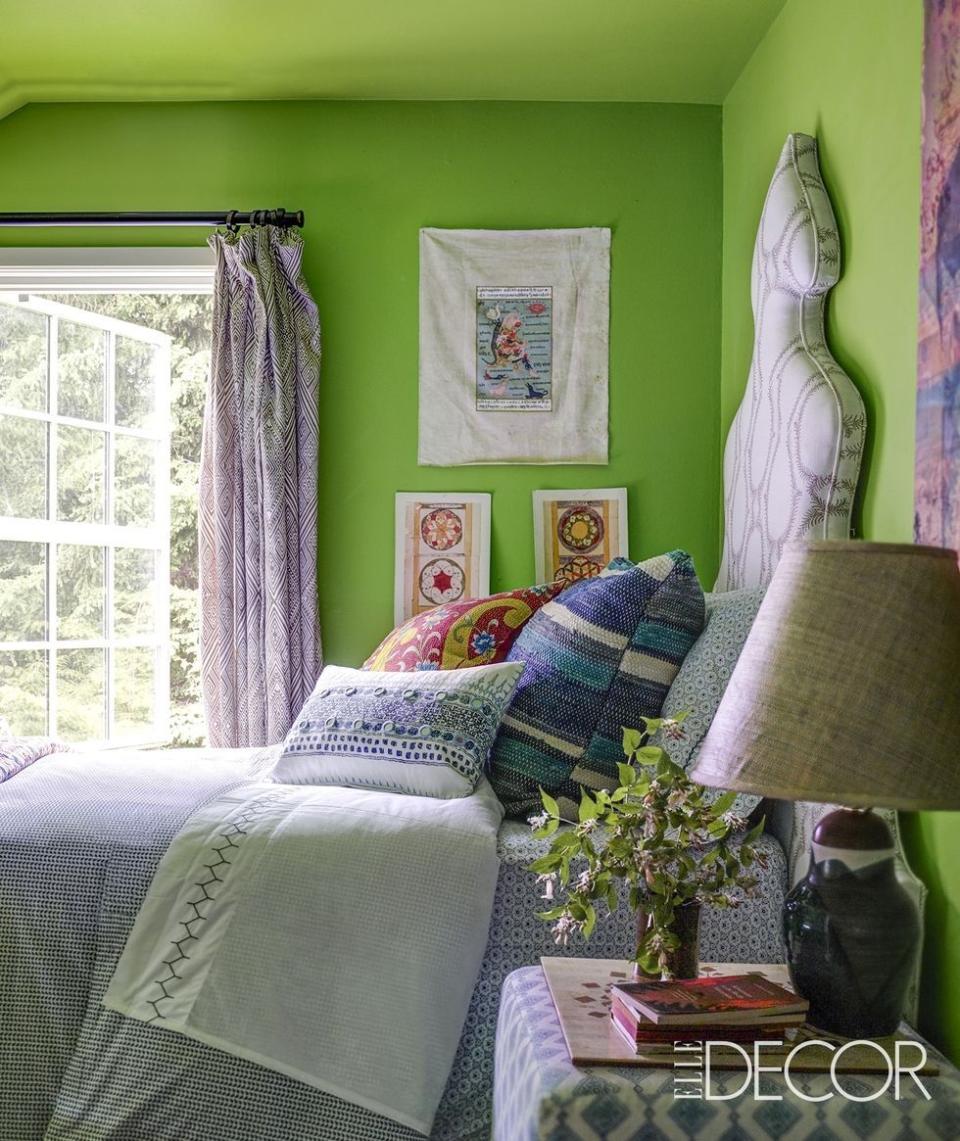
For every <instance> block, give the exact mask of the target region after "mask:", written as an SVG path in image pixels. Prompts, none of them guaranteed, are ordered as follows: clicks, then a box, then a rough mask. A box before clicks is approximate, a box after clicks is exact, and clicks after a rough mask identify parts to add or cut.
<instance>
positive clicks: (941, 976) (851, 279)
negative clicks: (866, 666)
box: [721, 0, 960, 1060]
mask: <svg viewBox="0 0 960 1141" xmlns="http://www.w3.org/2000/svg"><path fill="white" fill-rule="evenodd" d="M922 21H923V12H922V5H921V2H920V0H869V3H867V2H865V0H788V3H787V5H786V7H785V8H784V9H783V11H782V12H781V13H780V15H779V17H778V18H777V19H776V21H775V22H774V23H773V25H772V27H771V28H770V31H769V32H768V33H767V35H766V37H765V39H764V40H763V41H762V42H761V44H760V45H759V47H758V48H757V50H756V52H755V53H754V55H753V57H752V58H751V60H750V62H749V63H748V64H747V66H746V68H745V69H744V71H743V72H742V73H741V75H740V78H739V79H738V80H737V82H736V84H735V85H734V87H733V89H732V90H731V92H730V94H729V96H728V97H727V100H726V102H725V103H724V106H723V189H724V215H723V348H722V357H723V361H722V396H721V404H722V424H723V430H724V432H725V430H726V426H727V425H728V424H729V421H730V419H731V418H732V416H733V414H734V412H735V410H736V406H737V402H738V400H739V397H740V394H741V392H742V390H743V385H744V382H745V378H746V375H747V371H748V369H749V365H750V354H751V347H752V335H753V324H752V318H751V313H750V292H749V282H750V260H751V255H752V250H753V238H754V234H755V232H756V225H757V219H758V218H759V215H760V211H761V208H762V206H763V198H764V194H765V192H766V188H767V183H768V181H769V177H770V172H771V171H772V170H773V167H774V164H775V163H776V160H777V156H778V154H779V152H780V148H781V146H782V145H783V141H784V139H785V138H786V136H787V134H788V133H789V132H791V131H804V132H806V133H808V134H811V135H816V136H817V138H818V140H819V143H820V157H821V164H822V168H823V175H824V179H825V181H826V184H827V188H828V190H829V192H830V196H831V198H832V200H833V204H834V208H835V210H836V213H837V218H838V221H839V224H840V235H841V240H842V253H843V276H842V278H841V280H840V283H839V284H838V285H837V287H836V288H835V289H834V291H833V292H832V294H831V296H830V303H829V311H828V321H827V326H828V337H829V340H830V344H831V346H832V349H833V352H834V355H835V356H836V357H837V359H838V360H839V362H840V363H841V365H843V367H844V368H845V369H846V370H847V371H848V372H849V373H850V375H851V376H852V377H853V378H854V380H855V381H856V382H857V384H858V386H859V388H860V391H861V392H862V393H863V395H864V398H865V401H866V404H867V412H868V418H869V423H870V438H869V444H868V450H867V456H866V465H865V471H864V477H863V486H864V494H863V497H862V504H861V511H860V520H859V527H858V532H859V533H860V534H862V535H864V536H865V537H866V538H871V539H880V540H899V541H910V540H911V538H912V520H913V456H914V395H915V386H916V351H917V274H918V265H919V219H920V92H921V87H920V85H921V61H922V27H923V23H922ZM920 746H921V747H922V742H920ZM905 779H906V778H905ZM903 822H904V830H905V832H906V835H907V844H908V851H909V854H910V858H911V859H912V861H913V863H914V866H915V868H916V870H917V871H918V872H919V873H920V874H921V875H922V876H923V878H924V879H925V881H926V882H927V884H928V885H929V887H930V890H931V896H930V903H929V910H928V920H927V933H926V954H925V960H924V990H923V1002H922V1011H921V1025H922V1027H923V1029H924V1030H925V1031H926V1032H927V1033H928V1034H929V1035H930V1037H931V1038H932V1039H933V1040H934V1041H935V1042H936V1043H937V1044H938V1045H940V1046H941V1047H943V1048H945V1049H948V1050H950V1051H951V1052H952V1054H953V1056H954V1057H955V1058H957V1059H958V1060H960V971H958V970H957V966H958V964H960V828H958V826H957V822H956V818H955V817H952V816H947V815H940V814H926V815H920V816H917V815H909V816H908V815H905V816H904V817H903Z"/></svg>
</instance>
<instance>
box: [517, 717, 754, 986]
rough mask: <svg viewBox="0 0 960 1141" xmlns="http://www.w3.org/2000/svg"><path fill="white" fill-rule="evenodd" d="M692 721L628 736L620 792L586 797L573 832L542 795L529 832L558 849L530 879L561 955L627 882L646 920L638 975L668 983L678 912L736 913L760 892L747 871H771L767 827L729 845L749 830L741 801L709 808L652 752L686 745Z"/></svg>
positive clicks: (695, 787) (663, 755)
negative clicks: (743, 895) (764, 842)
mask: <svg viewBox="0 0 960 1141" xmlns="http://www.w3.org/2000/svg"><path fill="white" fill-rule="evenodd" d="M686 716H687V715H686V714H681V715H680V716H679V717H676V718H673V719H663V718H644V719H643V728H642V729H624V730H623V751H624V755H625V757H626V761H625V763H621V764H618V765H617V770H618V774H619V779H620V783H619V785H618V787H617V788H615V789H612V790H609V791H607V790H600V791H598V792H596V793H595V794H593V795H591V794H590V793H589V792H587V791H586V790H584V792H583V795H582V799H581V801H580V808H579V812H578V820H577V822H576V824H575V826H574V827H573V828H572V829H564V830H563V831H559V828H560V823H561V817H560V810H559V807H558V805H557V802H556V800H555V799H554V798H553V797H552V796H550V794H549V793H546V792H544V791H543V789H541V790H540V796H541V799H542V801H543V811H542V812H540V813H539V814H537V815H536V816H532V817H531V818H530V825H531V827H532V828H533V830H534V835H536V836H537V837H540V838H546V837H548V836H554V839H553V841H552V843H551V845H550V850H549V852H548V853H547V854H546V855H544V856H541V857H540V858H539V859H538V860H535V861H534V862H533V863H532V864H531V865H530V870H531V871H533V872H536V873H537V884H538V886H539V887H540V888H541V889H542V892H541V899H544V900H546V901H547V902H548V903H549V904H552V905H553V906H551V907H550V908H549V909H548V910H546V911H543V912H540V913H539V914H540V918H541V919H544V920H546V921H547V922H549V923H551V924H552V933H553V938H554V941H555V942H556V943H557V945H558V946H561V947H566V946H567V945H568V944H569V942H570V939H571V938H572V937H573V936H574V935H580V936H582V937H583V938H584V939H589V937H590V935H591V934H592V933H593V930H594V928H595V926H596V923H597V907H598V906H602V907H603V908H605V910H606V912H607V913H608V914H613V913H614V912H616V911H617V909H618V907H619V903H620V900H619V893H618V890H617V885H618V883H620V882H625V883H626V884H627V885H628V886H629V892H628V898H629V904H630V907H631V909H633V910H634V911H637V910H638V909H640V908H641V907H642V908H643V910H644V912H645V913H646V915H647V917H648V925H647V929H646V932H645V933H644V935H643V936H642V937H641V938H640V939H639V940H638V945H637V955H636V961H637V965H638V966H639V968H640V969H641V970H642V971H643V972H644V973H645V974H650V975H656V976H659V977H664V978H669V977H670V974H671V956H672V953H673V952H674V951H676V950H677V948H678V947H679V945H680V940H679V938H678V937H677V935H676V933H675V931H674V922H675V918H676V911H677V909H678V908H679V907H682V906H683V905H684V904H688V903H701V904H706V905H708V906H710V907H736V906H737V904H738V902H739V901H738V899H737V897H736V895H735V894H734V892H735V890H736V889H740V890H741V891H745V892H750V891H751V890H752V889H753V888H754V887H755V885H756V882H757V881H756V878H755V877H754V876H752V875H750V874H748V873H747V870H746V869H748V868H750V867H751V866H752V865H754V864H757V865H758V866H764V865H765V857H764V855H763V853H762V852H757V851H755V849H754V847H753V845H754V844H755V843H756V841H757V839H758V837H759V836H760V834H761V832H762V831H763V825H764V822H763V821H762V820H761V821H760V823H759V824H758V825H757V826H756V827H755V828H752V829H750V831H748V832H746V833H745V835H744V836H743V839H742V841H741V843H740V844H739V845H738V846H734V845H733V844H731V842H730V841H731V838H732V837H733V836H734V835H735V834H737V833H741V832H744V831H745V829H746V820H745V819H744V818H743V817H742V816H739V815H738V814H737V813H735V812H734V811H733V803H734V801H735V800H736V793H733V792H727V793H723V794H721V795H720V796H718V797H717V798H716V800H714V801H713V802H712V803H711V802H708V801H707V799H706V789H704V788H703V786H702V785H699V784H696V783H695V782H693V781H691V780H690V779H689V778H688V777H687V774H686V772H685V771H684V770H683V769H682V768H681V767H680V766H679V765H677V764H674V762H673V761H671V760H670V757H669V756H668V754H667V752H666V751H665V750H664V749H663V748H661V747H660V746H657V745H650V744H649V743H648V742H649V740H650V737H651V736H653V734H655V733H660V735H661V737H662V738H663V739H665V740H668V741H669V740H679V739H682V738H683V735H684V730H683V724H682V723H683V720H684V718H685V717H686Z"/></svg>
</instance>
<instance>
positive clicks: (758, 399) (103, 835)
mask: <svg viewBox="0 0 960 1141" xmlns="http://www.w3.org/2000/svg"><path fill="white" fill-rule="evenodd" d="M824 243H826V245H827V247H828V248H826V249H825V250H824V248H823V246H824ZM827 254H829V255H830V256H829V258H827V257H826V255H827ZM784 259H786V260H785V261H784ZM805 259H806V260H805ZM824 266H828V267H832V268H831V269H830V272H827V271H826V270H824V269H823V267H824ZM838 266H839V262H838V260H837V249H836V225H835V221H834V219H833V214H832V210H831V208H830V203H829V199H828V198H827V196H826V191H825V189H824V187H823V183H822V180H821V179H820V175H819V169H818V166H817V155H816V143H815V141H814V140H813V139H810V138H808V137H807V136H801V135H796V136H790V137H789V138H788V140H787V144H786V146H785V147H784V151H783V154H782V155H781V158H780V162H779V163H778V166H777V169H776V171H775V174H774V179H773V182H772V184H771V192H770V195H769V196H768V200H767V203H766V205H765V208H764V217H763V219H762V221H761V227H760V233H759V235H758V244H757V259H756V263H755V291H754V292H755V302H756V304H757V305H758V306H759V308H760V309H762V308H763V307H764V306H765V305H766V304H767V302H768V301H770V302H771V303H772V302H773V301H776V300H777V297H778V296H779V294H781V293H783V292H784V291H785V292H786V294H788V295H789V296H790V297H792V298H794V300H795V301H796V302H797V304H796V306H795V308H796V310H797V313H798V314H800V315H804V314H805V315H807V317H808V319H809V320H808V324H807V325H806V326H804V327H803V328H802V329H801V328H799V327H798V326H797V324H796V321H794V320H793V319H792V318H791V319H789V320H787V319H784V320H782V321H779V322H772V323H771V322H767V323H766V324H765V325H764V330H765V332H764V335H763V337H760V336H759V335H758V343H757V349H756V353H755V360H754V367H753V368H752V370H751V376H750V382H749V384H748V388H747V393H746V395H745V397H744V402H743V405H742V410H741V415H740V416H739V417H738V421H737V422H736V423H735V425H734V428H733V430H732V431H731V434H730V439H729V442H728V448H727V453H726V459H725V489H726V505H727V512H726V536H725V543H726V545H725V551H724V557H723V563H722V569H721V576H720V581H719V583H718V589H719V590H721V591H724V592H733V591H736V590H737V589H738V588H739V587H749V586H755V585H761V586H762V584H764V583H765V582H767V581H769V577H770V574H771V573H772V570H773V567H774V566H775V563H776V559H777V557H778V555H779V551H780V548H781V546H782V543H783V542H784V541H786V540H788V539H795V538H800V537H803V536H805V535H810V536H817V537H843V536H845V535H847V534H848V533H849V527H850V514H851V510H852V503H853V498H854V496H853V493H854V490H855V485H856V480H857V476H858V467H859V446H860V443H861V442H862V433H863V429H864V423H863V419H862V415H861V411H862V410H861V409H860V405H859V398H858V397H856V393H855V390H854V389H853V386H852V382H850V381H849V378H846V377H845V376H844V375H843V374H842V372H841V371H840V370H839V367H838V366H836V362H834V361H833V360H832V358H831V357H829V353H828V351H827V350H826V347H825V344H824V343H823V340H822V338H823V326H822V316H823V303H824V298H825V295H826V292H827V291H828V290H829V288H830V286H831V285H832V284H833V283H834V281H835V280H836V274H837V272H838ZM767 270H769V271H770V272H769V274H767V276H764V273H765V272H766V271H767ZM761 271H763V272H761ZM771 299H772V301H771ZM780 300H782V297H781V298H780ZM787 309H789V306H788V307H787ZM781 311H782V312H781ZM778 312H781V316H782V315H783V313H787V310H785V309H784V307H783V306H782V305H781V306H780V309H779V310H778ZM791 312H792V311H791ZM789 316H790V313H787V317H789ZM810 333H813V334H816V336H814V337H813V340H812V341H811V339H810V336H809V335H808V334H810ZM811 345H812V346H813V348H814V349H815V350H816V351H810V349H811ZM783 360H788V361H789V362H790V368H788V369H787V368H783V369H781V368H770V367H767V364H768V362H769V361H773V362H779V361H783ZM773 407H775V408H777V409H778V413H777V414H778V417H779V420H778V422H777V424H776V425H774V427H775V428H776V430H775V431H774V430H772V428H771V424H770V423H769V422H768V421H767V420H765V419H764V418H763V416H761V415H760V411H762V410H763V409H766V408H773ZM851 409H852V411H851ZM758 410H759V411H758ZM848 413H849V414H848ZM858 417H859V418H858ZM851 433H853V434H854V436H855V438H853V437H851ZM771 449H772V450H771ZM838 456H839V457H840V458H842V459H844V460H845V463H846V466H844V465H843V464H841V465H839V466H838V464H837V462H836V461H837V457H838ZM798 465H799V466H798ZM754 468H757V469H758V470H762V471H763V473H764V479H763V480H762V481H760V483H758V482H757V481H756V480H754V479H752V478H751V476H750V473H751V471H753V470H754ZM783 510H786V511H787V515H788V516H789V518H787V519H786V521H784V519H783V518H782V517H781V516H782V511H783ZM771 521H773V522H775V523H776V527H773V526H772V524H771ZM708 630H709V626H708ZM701 641H702V637H701ZM698 645H699V643H698ZM694 655H695V651H694V652H692V653H691V655H690V657H691V658H693V657H694ZM724 656H725V658H726V661H725V663H724V665H723V668H724V670H725V671H727V676H729V672H728V671H729V669H730V668H732V660H731V659H735V657H736V651H729V650H728V651H727V652H726V653H725V655H721V657H724ZM715 665H716V663H714V664H713V665H708V666H707V668H706V670H705V672H704V674H703V676H702V677H701V678H699V679H698V680H697V684H696V685H695V687H694V692H696V693H700V692H704V693H711V694H712V698H713V699H714V706H713V707H714V708H715V701H716V700H718V693H717V689H718V680H719V679H718V676H717V669H716V668H715ZM678 680H679V679H678ZM719 688H720V689H722V684H720V686H719ZM671 692H672V691H671ZM668 701H669V698H668ZM697 707H698V709H699V710H700V711H701V712H703V710H704V706H703V705H702V704H699V703H698V706H697ZM273 755H274V754H273V753H271V751H270V750H208V751H203V752H201V753H195V752H176V753H173V752H172V753H162V752H149V753H142V754H129V753H127V754H123V753H103V754H99V755H86V756H79V755H76V754H69V753H67V754H58V755H53V756H50V757H46V758H44V759H43V760H40V761H38V762H37V763H36V764H34V765H33V766H32V767H31V768H29V769H27V770H25V771H24V772H22V773H20V774H18V775H17V776H16V777H15V778H13V779H11V780H7V781H6V782H3V783H0V1141H34V1139H41V1138H43V1139H46V1141H58V1139H66V1138H70V1139H71V1141H103V1139H105V1138H111V1139H117V1141H123V1139H129V1141H193V1139H197V1141H199V1139H201V1138H202V1139H204V1141H249V1139H250V1138H277V1139H286V1138H297V1139H298V1141H299V1139H304V1141H307V1139H316V1141H395V1139H403V1141H414V1139H415V1138H416V1137H418V1136H421V1134H419V1133H417V1132H416V1131H414V1130H412V1129H410V1128H408V1127H406V1126H403V1125H400V1124H398V1123H397V1122H396V1121H394V1120H391V1119H388V1118H387V1117H384V1116H382V1115H381V1114H378V1113H376V1112H373V1111H372V1110H370V1109H369V1108H367V1109H363V1108H360V1107H359V1106H357V1105H356V1104H354V1103H352V1102H351V1101H349V1100H347V1099H344V1098H340V1097H337V1096H335V1095H333V1094H331V1093H329V1092H324V1091H322V1090H319V1089H316V1088H313V1087H311V1086H308V1085H305V1084H304V1083H302V1082H299V1081H297V1080H295V1079H293V1078H291V1077H289V1076H285V1075H284V1074H281V1073H277V1072H275V1071H273V1070H271V1069H268V1068H265V1067H263V1066H260V1065H258V1064H256V1063H255V1062H252V1061H249V1060H244V1059H240V1058H237V1057H235V1056H233V1055H231V1054H229V1053H226V1052H224V1051H222V1050H218V1049H216V1048H214V1047H212V1046H210V1045H208V1044H205V1043H203V1042H198V1041H194V1040H192V1039H190V1038H187V1037H184V1036H182V1035H180V1034H177V1033H172V1032H170V1031H168V1030H165V1029H164V1028H162V1027H160V1026H156V1025H148V1024H145V1023H143V1022H140V1021H137V1020H135V1019H132V1018H126V1017H124V1016H123V1015H121V1014H117V1013H114V1012H112V1011H110V1010H108V1009H106V1008H105V1007H104V1006H103V1005H102V1001H101V1000H102V998H103V997H104V995H105V993H106V991H107V988H108V985H109V984H110V981H111V978H112V976H113V974H114V971H115V968H116V966H117V963H118V960H119V959H120V957H121V953H122V951H123V948H124V946H125V943H126V940H127V937H128V935H129V933H130V931H131V929H132V927H133V926H134V923H135V920H136V918H137V915H138V911H139V909H140V907H141V904H142V902H143V900H144V899H145V897H146V895H147V890H148V887H149V886H150V884H151V881H152V879H153V876H154V873H155V871H156V869H157V867H158V865H159V864H160V862H161V860H162V858H163V857H164V853H165V852H166V850H167V849H168V847H169V845H170V844H171V841H172V840H173V838H174V837H175V836H177V834H178V832H179V831H180V829H181V827H182V825H183V824H184V822H186V821H187V820H188V819H190V818H191V817H192V816H193V815H194V814H195V813H196V812H197V811H198V810H199V809H202V808H203V807H204V806H205V805H208V804H210V803H211V802H213V801H215V800H217V798H219V797H222V796H223V795H224V794H228V793H230V792H231V790H236V789H241V788H242V787H243V786H244V785H245V784H247V783H248V782H251V781H260V780H263V779H264V778H265V775H266V774H267V773H268V771H269V768H270V766H271V764H272V758H273ZM767 807H768V812H769V810H770V809H771V808H772V812H770V814H769V815H768V819H769V820H770V821H771V825H772V828H771V832H768V833H767V834H765V835H764V836H763V838H762V840H761V842H760V843H759V845H758V849H759V851H761V852H762V853H763V855H764V856H765V857H766V860H765V863H766V866H765V868H764V869H763V871H762V874H761V876H760V882H759V884H758V887H757V890H756V892H755V893H754V895H753V896H752V897H751V898H749V899H746V900H744V901H743V902H742V903H741V905H740V906H739V907H737V908H735V909H732V910H728V911H722V912H716V911H709V910H708V911H707V912H706V913H705V914H704V918H703V923H702V930H701V955H702V957H703V958H705V959H713V960H728V961H731V960H732V961H740V962H773V961H780V960H781V959H782V947H781V937H780V910H781V905H782V902H783V897H784V893H785V890H786V888H787V886H788V885H789V883H790V882H792V881H793V880H794V879H795V878H796V877H797V876H798V875H801V874H803V872H804V870H805V857H806V850H807V839H808V837H809V833H810V830H811V828H812V824H813V821H814V820H815V819H816V816H817V814H818V813H819V811H821V809H820V808H818V807H815V806H802V805H801V806H788V805H780V806H767ZM774 833H775V834H774ZM778 837H779V839H778ZM542 848H543V845H542V843H541V842H538V841H535V840H534V839H532V837H531V835H530V832H529V829H528V828H527V827H526V826H525V825H524V824H522V823H518V822H516V821H508V822H505V823H504V824H502V826H501V827H500V829H499V832H498V834H497V836H496V854H497V856H498V858H499V871H498V873H497V876H496V884H495V892H494V893H493V904H492V920H491V922H490V927H489V936H488V939H487V942H486V946H485V948H484V950H483V955H482V960H481V961H480V962H479V969H478V974H477V978H476V983H475V985H474V986H473V990H472V998H470V1000H469V1009H468V1011H467V1014H466V1017H465V1019H464V1021H463V1027H462V1032H461V1034H460V1040H459V1045H458V1047H457V1049H456V1055H455V1058H454V1060H453V1064H452V1067H451V1070H450V1074H449V1077H448V1080H447V1082H446V1087H445V1090H444V1093H443V1096H442V1100H441V1103H440V1108H439V1111H438V1113H437V1116H436V1120H435V1123H434V1126H433V1130H432V1133H431V1136H432V1137H433V1138H434V1139H436V1141H441V1139H442V1141H485V1139H486V1138H488V1137H489V1132H490V1108H491V1106H490V1103H491V1087H492V1071H493V1039H494V1031H495V1026H496V1015H497V1007H498V1003H499V996H500V988H501V984H502V982H503V980H504V978H505V977H506V975H507V974H508V973H509V972H511V971H513V970H514V969H515V968H518V967H522V966H526V965H531V964H535V963H536V962H537V961H538V958H539V956H540V955H542V954H557V953H564V952H561V951H560V950H559V949H558V948H556V947H555V946H554V945H553V943H552V942H551V939H550V933H549V930H548V928H547V926H546V924H544V923H543V922H541V921H540V920H539V919H538V918H537V917H536V915H535V910H536V906H537V904H536V889H535V885H534V877H533V875H532V874H531V873H530V872H529V871H527V870H526V869H527V866H528V865H529V863H530V862H531V860H533V859H534V858H535V857H536V856H537V855H538V854H539V853H540V852H541V851H542ZM785 850H786V853H787V854H786V855H785ZM898 867H899V870H900V874H901V876H902V878H903V879H904V881H905V882H908V883H910V884H911V885H912V886H913V888H914V892H915V894H916V895H917V896H918V898H920V899H922V891H923V889H922V886H921V885H919V883H918V881H916V880H914V879H913V878H912V877H911V875H910V872H909V869H908V868H907V867H906V864H905V862H904V861H903V859H902V852H898ZM633 943H634V932H633V931H632V929H631V923H630V920H629V918H628V917H627V913H626V912H623V913H621V914H619V915H618V916H617V917H614V918H610V919H607V920H605V921H603V922H602V923H601V924H600V925H598V928H597V931H596V932H595V933H594V936H593V938H592V940H591V941H590V943H589V945H588V948H587V951H588V953H589V954H591V955H594V956H597V957H601V958H612V957H621V956H625V955H627V954H630V953H632V949H633ZM566 953H570V954H582V953H584V949H583V947H582V945H572V946H571V947H570V948H569V950H568V951H567V952H566Z"/></svg>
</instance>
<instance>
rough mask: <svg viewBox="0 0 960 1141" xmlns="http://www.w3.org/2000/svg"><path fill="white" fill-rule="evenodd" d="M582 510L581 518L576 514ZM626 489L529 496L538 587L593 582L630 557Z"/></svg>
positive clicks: (598, 488) (575, 491)
mask: <svg viewBox="0 0 960 1141" xmlns="http://www.w3.org/2000/svg"><path fill="white" fill-rule="evenodd" d="M578 508H580V512H579V514H578V513H577V509H578ZM627 522H628V521H627V489H626V488H625V487H593V488H564V489H560V490H556V491H535V492H534V493H533V550H534V562H535V567H536V580H537V582H554V581H556V580H557V579H558V578H560V577H563V578H566V579H567V580H568V581H569V582H575V581H577V580H578V579H581V578H592V577H594V576H596V575H598V574H599V573H600V572H601V570H602V569H603V568H604V567H605V566H606V565H607V563H609V562H610V560H611V559H615V558H628V557H629V534H628V529H627Z"/></svg>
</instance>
